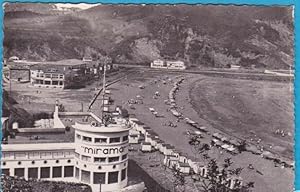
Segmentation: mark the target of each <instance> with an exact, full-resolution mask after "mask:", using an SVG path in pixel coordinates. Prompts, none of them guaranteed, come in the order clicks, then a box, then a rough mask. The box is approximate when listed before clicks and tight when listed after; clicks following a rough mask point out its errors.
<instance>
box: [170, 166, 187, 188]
mask: <svg viewBox="0 0 300 192" xmlns="http://www.w3.org/2000/svg"><path fill="white" fill-rule="evenodd" d="M172 173H173V177H174V181H173V186H174V191H176V188H177V189H179V190H180V191H182V192H185V183H186V181H185V177H184V175H183V173H181V172H180V169H179V168H177V167H176V165H173V167H172Z"/></svg>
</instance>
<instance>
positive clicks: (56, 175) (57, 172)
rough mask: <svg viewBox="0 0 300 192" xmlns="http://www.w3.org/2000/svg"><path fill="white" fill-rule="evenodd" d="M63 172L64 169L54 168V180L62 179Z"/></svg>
mask: <svg viewBox="0 0 300 192" xmlns="http://www.w3.org/2000/svg"><path fill="white" fill-rule="evenodd" d="M61 170H62V167H53V178H56V177H61V176H62V174H61Z"/></svg>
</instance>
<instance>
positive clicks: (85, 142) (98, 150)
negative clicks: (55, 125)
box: [73, 114, 130, 192]
mask: <svg viewBox="0 0 300 192" xmlns="http://www.w3.org/2000/svg"><path fill="white" fill-rule="evenodd" d="M73 127H74V128H75V178H76V179H78V180H79V181H80V182H82V183H86V184H89V185H90V186H91V187H92V188H93V191H103V192H105V191H120V189H122V188H124V187H126V185H127V166H128V134H129V129H130V128H129V126H127V123H126V121H125V120H124V119H122V118H115V119H114V122H113V123H110V124H108V125H107V126H105V125H104V124H102V123H101V121H100V120H99V119H98V118H97V117H96V116H94V115H93V114H91V116H89V117H87V118H86V119H85V120H84V122H76V123H75V125H74V126H73ZM100 187H101V190H100Z"/></svg>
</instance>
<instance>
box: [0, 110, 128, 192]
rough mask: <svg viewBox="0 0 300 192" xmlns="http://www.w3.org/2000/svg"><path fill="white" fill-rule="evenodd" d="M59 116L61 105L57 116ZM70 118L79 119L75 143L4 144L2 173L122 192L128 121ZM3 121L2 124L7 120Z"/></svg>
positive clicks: (84, 115) (87, 115) (85, 116)
mask: <svg viewBox="0 0 300 192" xmlns="http://www.w3.org/2000/svg"><path fill="white" fill-rule="evenodd" d="M57 113H58V105H56V110H55V117H56V116H57V115H58V114H57ZM66 115H68V113H64V116H66ZM70 115H71V116H74V115H75V116H77V118H76V122H75V124H74V125H73V127H74V129H75V141H74V142H73V143H27V144H26V143H22V144H3V145H2V158H1V169H2V173H3V174H7V175H10V176H19V177H24V178H25V179H29V178H36V179H44V180H54V181H66V182H79V183H85V184H88V185H90V186H91V188H92V190H93V191H102V192H106V191H115V192H119V191H121V189H122V188H124V187H126V186H127V171H128V154H127V153H128V135H129V130H130V127H129V125H128V124H127V121H126V120H125V119H123V118H121V117H117V116H115V117H113V118H112V120H110V123H104V122H102V120H101V119H100V118H98V117H97V116H96V115H95V114H93V113H82V114H80V113H78V114H77V113H72V112H70ZM3 120H4V121H3V122H2V124H4V123H5V121H7V120H8V119H3Z"/></svg>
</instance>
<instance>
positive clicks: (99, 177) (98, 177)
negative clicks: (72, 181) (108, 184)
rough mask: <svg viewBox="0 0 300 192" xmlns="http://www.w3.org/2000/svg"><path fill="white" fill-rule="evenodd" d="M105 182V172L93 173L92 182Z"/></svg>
mask: <svg viewBox="0 0 300 192" xmlns="http://www.w3.org/2000/svg"><path fill="white" fill-rule="evenodd" d="M100 183H101V184H105V172H104V173H94V184H100Z"/></svg>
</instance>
